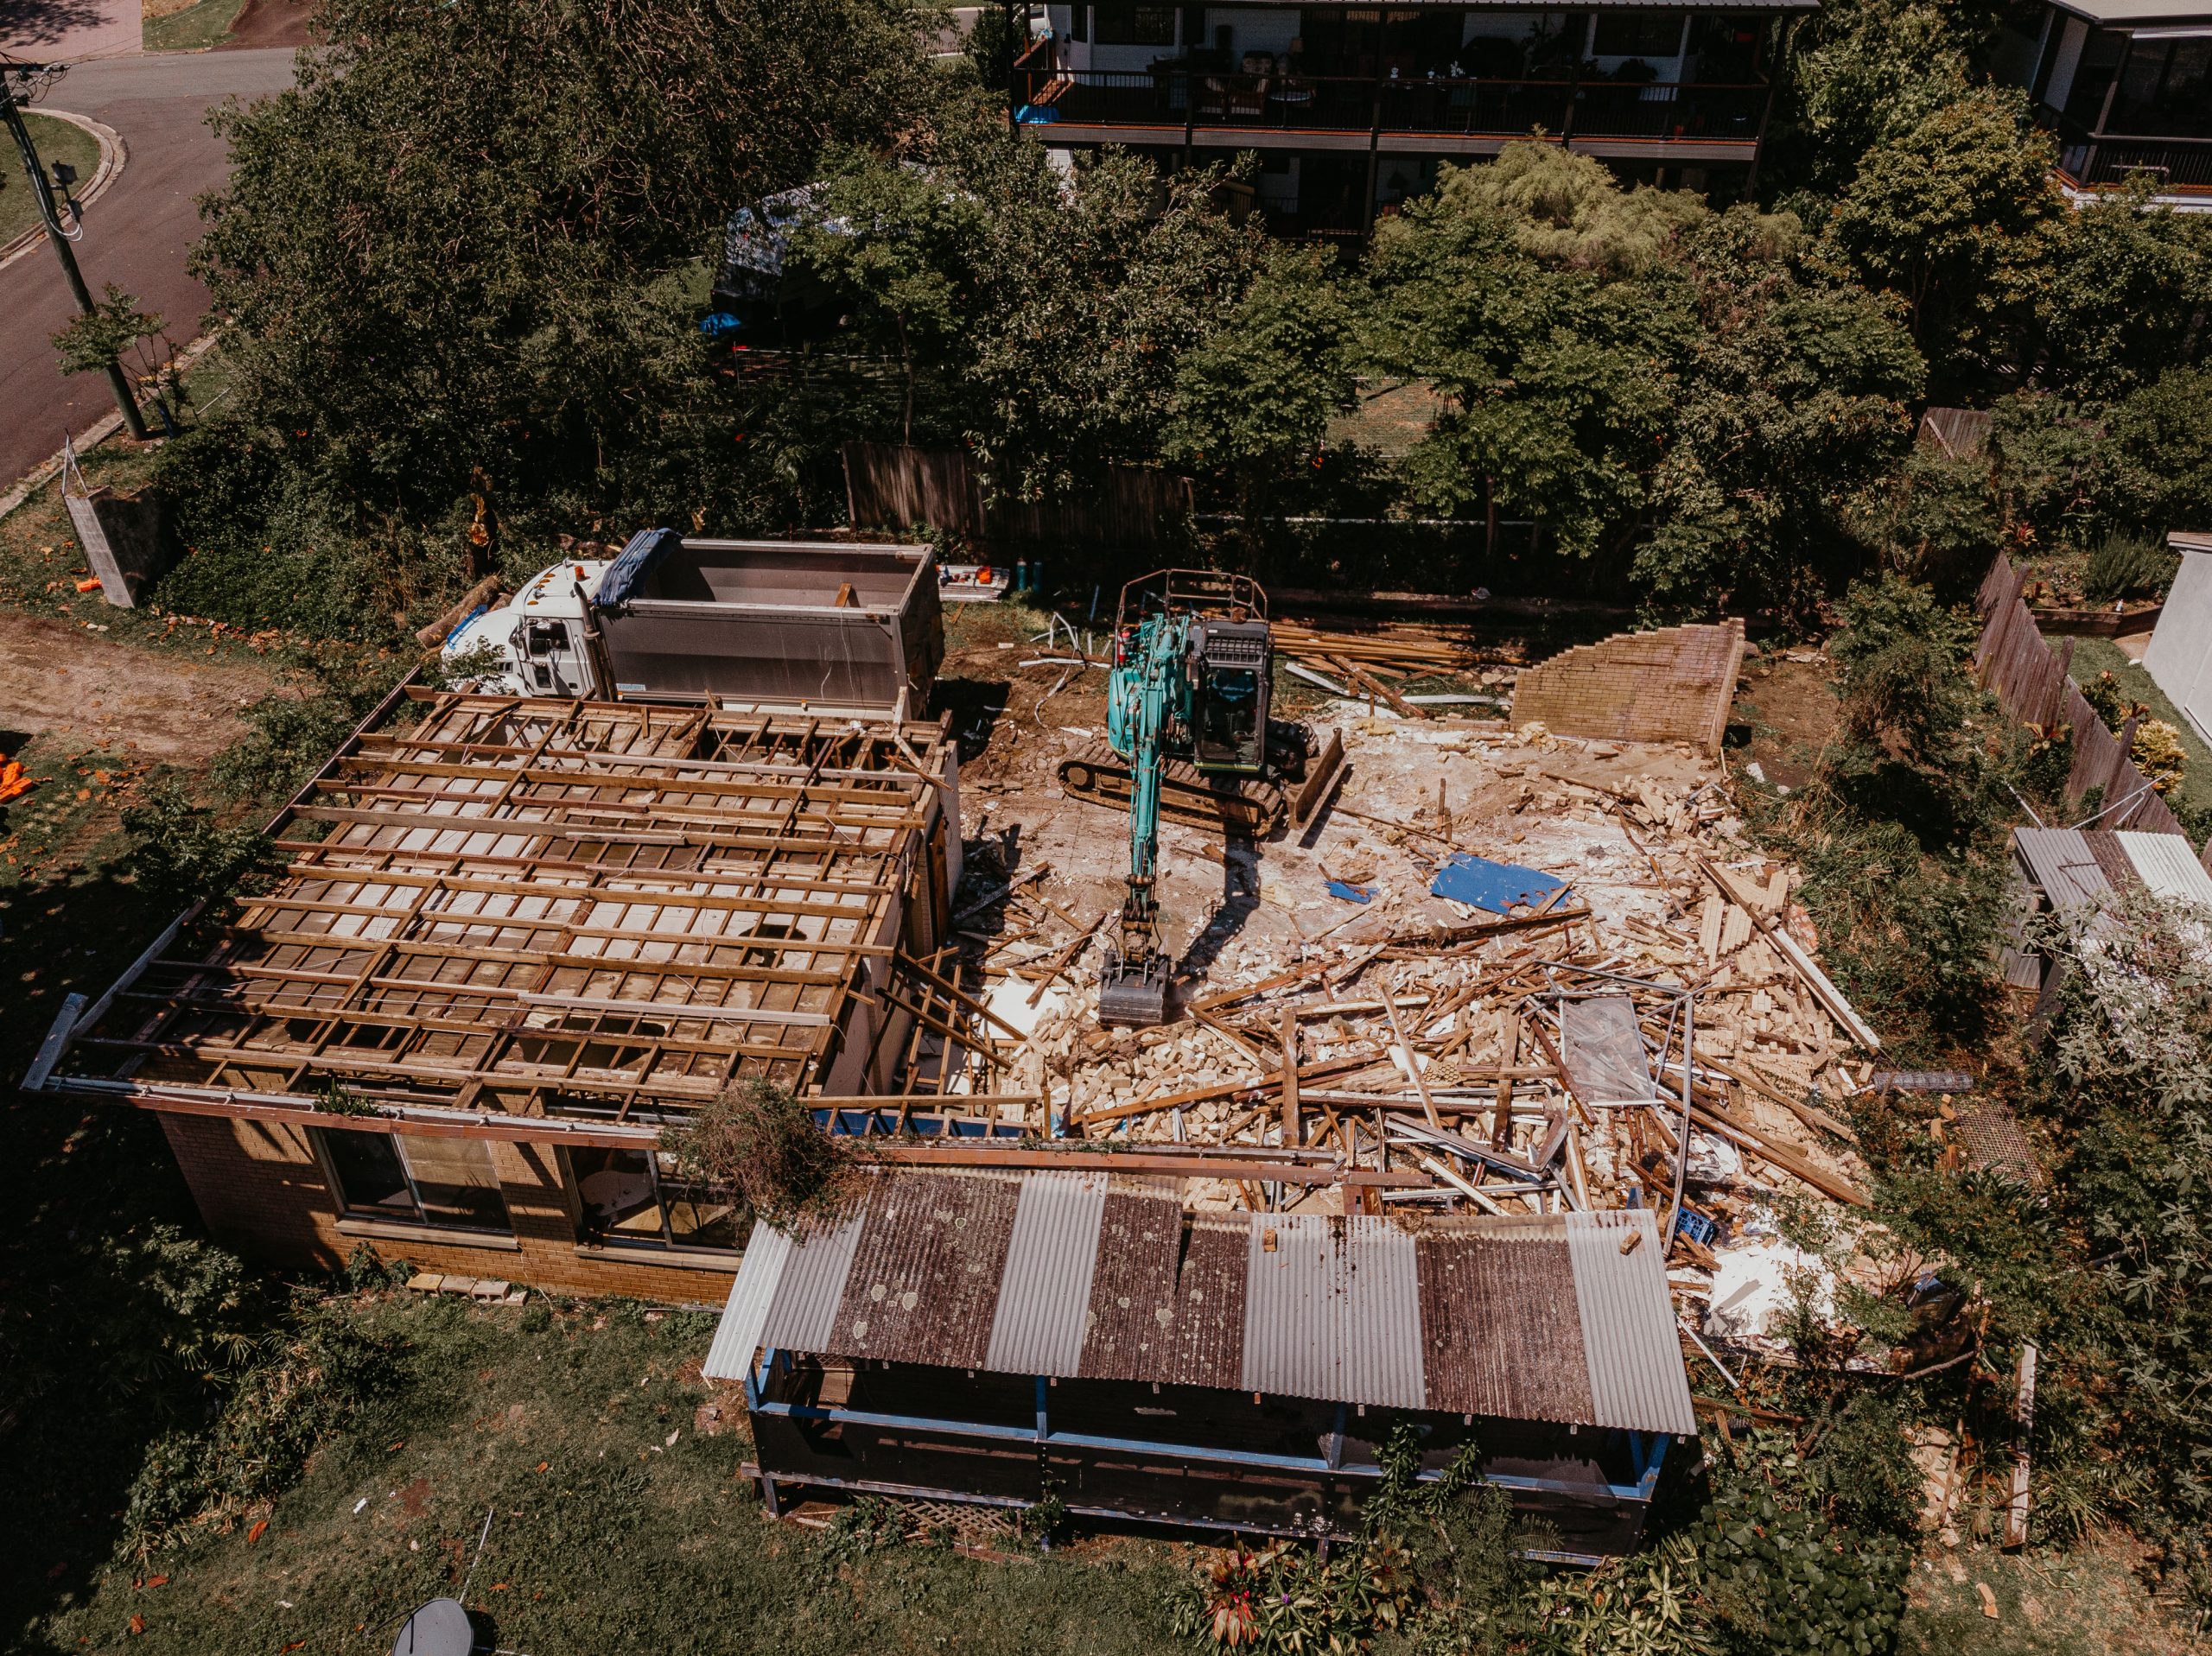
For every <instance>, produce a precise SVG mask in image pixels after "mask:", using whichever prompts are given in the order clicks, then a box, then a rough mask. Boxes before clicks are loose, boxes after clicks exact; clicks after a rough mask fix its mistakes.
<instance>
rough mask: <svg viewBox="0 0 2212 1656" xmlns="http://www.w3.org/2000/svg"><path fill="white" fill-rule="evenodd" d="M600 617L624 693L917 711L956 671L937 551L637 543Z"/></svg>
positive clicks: (614, 575)
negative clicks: (943, 668)
mask: <svg viewBox="0 0 2212 1656" xmlns="http://www.w3.org/2000/svg"><path fill="white" fill-rule="evenodd" d="M592 620H593V622H594V625H595V627H596V630H597V631H598V634H599V638H600V641H601V644H602V645H603V647H604V649H605V650H606V656H607V665H608V667H609V668H610V669H611V675H612V677H613V685H614V691H615V694H616V695H618V696H623V697H627V696H652V697H653V698H655V699H656V700H697V701H707V700H710V699H711V700H715V701H773V702H797V701H806V702H823V703H827V704H829V705H832V706H838V707H892V706H893V705H894V704H895V703H896V702H897V701H898V700H899V693H900V692H901V691H905V692H906V693H907V695H908V700H909V702H910V704H911V705H912V706H916V707H918V706H920V705H921V704H922V702H924V701H925V700H926V699H927V698H928V695H929V693H930V687H931V684H933V683H934V682H935V681H936V678H937V669H938V667H939V665H940V664H942V663H943V662H944V611H943V609H942V607H941V606H940V605H939V603H938V591H937V566H936V562H935V560H934V558H933V556H932V555H931V551H930V549H929V548H928V547H926V546H911V545H885V546H868V545H851V544H838V543H825V542H809V541H711V540H691V539H687V538H686V537H685V536H682V535H680V534H678V533H677V531H675V530H665V529H663V530H645V531H643V532H642V533H639V534H638V535H634V536H632V537H631V539H630V543H629V544H628V545H627V546H626V547H625V548H623V549H622V553H621V555H620V557H618V558H617V559H616V560H615V561H614V563H613V567H612V568H609V569H608V570H607V576H606V579H605V580H604V581H602V582H601V586H600V590H599V594H598V598H597V600H596V601H595V602H594V604H593V606H592Z"/></svg>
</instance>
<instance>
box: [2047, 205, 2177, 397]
mask: <svg viewBox="0 0 2212 1656" xmlns="http://www.w3.org/2000/svg"><path fill="white" fill-rule="evenodd" d="M2149 196H2150V186H2149V185H2148V184H2147V183H2146V182H2142V181H2138V182H2137V183H2136V184H2134V185H2133V186H2132V187H2129V188H2127V189H2125V190H2121V191H2118V192H2115V193H2113V194H2109V195H2104V196H2101V197H2099V198H2098V199H2097V200H2094V201H2093V202H2091V203H2090V204H2088V206H2084V207H2081V208H2079V209H2077V210H2076V211H2075V212H2072V213H2065V214H2063V215H2061V216H2060V217H2059V218H2058V219H2056V221H2055V222H2054V224H2053V225H2052V234H2051V236H2050V244H2049V266H2048V276H2047V277H2046V279H2045V280H2044V281H2043V282H2040V283H2038V284H2037V299H2036V324H2037V333H2038V334H2039V336H2040V337H2039V339H2037V347H2036V348H2035V349H2032V350H2031V351H2030V352H2027V353H2025V358H2026V359H2025V360H2024V362H2023V364H2022V366H2023V367H2024V368H2025V369H2027V370H2029V371H2032V372H2034V373H2035V374H2036V375H2037V378H2039V379H2040V380H2041V381H2042V382H2043V383H2044V384H2048V385H2050V386H2052V387H2053V388H2055V389H2063V390H2066V391H2068V392H2069V393H2070V394H2072V395H2075V396H2086V397H2110V396H2115V395H2120V394H2122V393H2124V392H2126V391H2128V390H2132V389H2133V388H2134V387H2136V386H2139V385H2141V384H2147V383H2148V382H2149V381H2151V380H2152V379H2155V378H2158V375H2159V374H2160V373H2162V372H2164V371H2166V370H2168V369H2171V368H2183V367H2190V366H2193V365H2202V363H2204V362H2205V361H2206V360H2207V359H2208V358H2212V225H2207V224H2206V223H2205V222H2204V221H2203V219H2202V218H2201V217H2199V216H2198V215H2196V214H2195V213H2171V212H2168V211H2166V210H2164V209H2163V208H2156V207H2152V206H2150V205H2149Z"/></svg>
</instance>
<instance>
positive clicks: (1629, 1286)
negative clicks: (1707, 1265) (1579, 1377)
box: [1565, 1208, 1697, 1437]
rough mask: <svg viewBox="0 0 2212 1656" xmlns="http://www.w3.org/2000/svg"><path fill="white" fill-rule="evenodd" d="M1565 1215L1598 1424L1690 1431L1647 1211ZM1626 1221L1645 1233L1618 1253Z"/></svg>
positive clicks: (1685, 1380) (1663, 1276) (1684, 1377)
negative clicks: (1630, 1245)
mask: <svg viewBox="0 0 2212 1656" xmlns="http://www.w3.org/2000/svg"><path fill="white" fill-rule="evenodd" d="M1565 1222H1566V1227H1567V1259H1568V1261H1569V1262H1570V1263H1571V1264H1572V1265H1573V1268H1574V1298H1575V1305H1576V1309H1577V1310H1579V1311H1580V1314H1581V1318H1582V1348H1583V1352H1584V1355H1585V1357H1586V1360H1587V1361H1588V1364H1589V1372H1590V1403H1591V1411H1592V1413H1593V1414H1595V1415H1596V1416H1597V1424H1599V1425H1601V1426H1619V1427H1623V1428H1625V1429H1626V1430H1628V1431H1670V1432H1677V1433H1680V1434H1681V1435H1683V1436H1686V1437H1687V1436H1689V1435H1692V1434H1694V1433H1695V1431H1697V1417H1696V1415H1695V1414H1694V1412H1692V1410H1691V1408H1690V1387H1689V1377H1688V1374H1685V1373H1684V1372H1683V1369H1682V1348H1681V1337H1680V1336H1679V1334H1678V1333H1677V1331H1676V1328H1675V1303H1674V1300H1673V1298H1671V1297H1670V1296H1669V1293H1668V1291H1667V1271H1666V1266H1665V1264H1664V1262H1663V1260H1662V1258H1661V1255H1662V1253H1663V1252H1664V1250H1663V1249H1662V1248H1661V1247H1660V1246H1659V1233H1658V1229H1657V1228H1656V1226H1655V1225H1654V1224H1653V1223H1652V1217H1651V1214H1650V1212H1649V1209H1643V1208H1630V1209H1617V1210H1614V1211H1611V1212H1607V1213H1577V1214H1568V1215H1566V1216H1565ZM1630 1227H1633V1228H1636V1229H1637V1230H1640V1231H1641V1232H1643V1241H1642V1242H1641V1243H1640V1244H1638V1245H1637V1247H1634V1248H1632V1249H1631V1250H1630V1252H1628V1253H1622V1252H1621V1247H1620V1245H1621V1238H1622V1234H1623V1233H1624V1231H1625V1230H1627V1229H1628V1228H1630Z"/></svg>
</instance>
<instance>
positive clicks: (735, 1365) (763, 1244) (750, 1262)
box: [701, 1220, 791, 1380]
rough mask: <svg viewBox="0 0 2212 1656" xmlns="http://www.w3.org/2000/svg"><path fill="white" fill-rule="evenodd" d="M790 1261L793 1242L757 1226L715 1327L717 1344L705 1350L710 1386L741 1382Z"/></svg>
mask: <svg viewBox="0 0 2212 1656" xmlns="http://www.w3.org/2000/svg"><path fill="white" fill-rule="evenodd" d="M790 1259H791V1238H790V1237H788V1236H786V1235H785V1234H783V1232H781V1231H779V1230H774V1229H772V1228H769V1227H768V1226H767V1225H766V1224H764V1223H761V1222H760V1221H757V1220H756V1221H754V1222H753V1235H752V1238H751V1240H748V1241H747V1243H746V1244H745V1257H744V1258H743V1259H740V1260H739V1261H738V1266H737V1280H736V1281H735V1282H733V1283H732V1284H730V1285H729V1300H728V1304H725V1305H724V1306H723V1307H722V1318H721V1322H719V1323H715V1339H714V1343H713V1344H712V1345H710V1346H709V1347H708V1348H707V1361H706V1363H705V1364H704V1366H703V1367H702V1370H701V1372H702V1373H703V1374H705V1375H706V1377H707V1378H708V1379H709V1380H743V1379H744V1378H745V1376H746V1374H747V1372H748V1371H749V1370H750V1369H751V1368H752V1367H753V1353H754V1352H755V1351H757V1350H758V1349H760V1330H761V1329H764V1328H766V1326H767V1323H768V1310H769V1307H770V1306H772V1304H775V1299H776V1290H777V1289H778V1288H779V1287H781V1286H782V1285H783V1280H784V1266H785V1264H786V1263H787V1262H788V1261H789V1260H790Z"/></svg>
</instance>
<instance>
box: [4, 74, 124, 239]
mask: <svg viewBox="0 0 2212 1656" xmlns="http://www.w3.org/2000/svg"><path fill="white" fill-rule="evenodd" d="M23 124H24V125H25V126H26V127H28V128H29V129H30V135H31V143H32V144H33V145H34V146H35V148H36V149H37V150H38V158H39V160H40V161H41V162H44V163H45V166H46V173H47V176H48V178H52V177H53V176H54V162H57V161H66V162H68V163H69V164H70V165H71V166H72V167H74V168H76V169H77V182H76V184H75V186H74V188H75V189H77V190H78V191H79V192H80V193H81V192H83V191H85V190H86V189H89V188H91V187H92V174H94V173H97V172H98V171H99V168H100V145H99V139H97V138H95V137H94V136H92V134H91V133H89V132H87V131H86V130H85V129H84V128H82V127H80V126H76V125H73V124H71V123H70V122H67V121H58V120H56V119H54V117H53V116H51V115H41V114H39V113H38V112H37V111H35V110H25V111H23ZM56 206H59V203H57V204H56ZM38 222H39V212H38V198H37V197H36V196H35V195H34V194H31V181H30V180H29V178H28V177H26V176H25V175H24V173H23V167H22V156H21V155H18V154H17V153H16V146H15V145H14V144H12V143H10V144H9V145H8V146H7V149H6V150H5V151H4V152H0V247H5V246H6V245H7V244H9V243H10V242H12V241H13V240H15V239H16V237H18V236H20V235H22V233H23V232H25V231H27V230H35V229H36V228H37V227H38ZM47 257H48V258H51V257H54V256H53V255H52V254H51V253H48V255H47Z"/></svg>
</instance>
